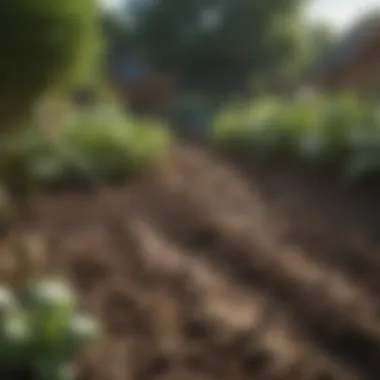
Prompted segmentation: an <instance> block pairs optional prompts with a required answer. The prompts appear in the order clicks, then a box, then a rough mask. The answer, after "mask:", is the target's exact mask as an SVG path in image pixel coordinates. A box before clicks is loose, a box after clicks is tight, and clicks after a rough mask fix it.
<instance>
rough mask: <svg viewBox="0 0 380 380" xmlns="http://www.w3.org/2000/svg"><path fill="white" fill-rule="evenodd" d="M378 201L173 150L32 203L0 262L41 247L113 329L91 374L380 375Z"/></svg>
mask: <svg viewBox="0 0 380 380" xmlns="http://www.w3.org/2000/svg"><path fill="white" fill-rule="evenodd" d="M374 193H375V192H374V191H372V192H371V191H370V189H368V188H367V189H366V188H361V189H350V190H348V189H346V188H345V187H344V186H343V185H341V184H339V183H338V182H337V181H334V180H329V179H322V178H321V177H317V176H312V175H304V174H300V173H298V172H297V171H295V170H290V169H287V168H285V167H279V166H278V165H277V166H276V165H272V166H270V165H267V166H265V167H264V166H263V165H258V164H254V163H252V162H251V163H249V165H248V164H247V162H239V161H236V160H235V161H234V160H226V159H225V158H221V157H218V156H217V155H214V154H212V153H210V152H207V151H205V150H203V149H201V148H194V147H185V146H181V147H175V148H174V149H173V151H172V152H171V153H170V154H169V157H167V159H165V160H164V161H163V162H162V163H160V164H159V165H157V168H155V169H154V170H152V172H150V173H147V174H146V175H145V176H144V178H141V179H139V180H136V181H135V182H134V183H132V184H128V185H125V186H118V187H105V188H104V189H97V190H96V191H94V192H85V191H79V190H78V191H75V190H71V191H63V192H61V193H55V194H45V195H39V196H36V197H35V199H32V200H31V207H30V209H29V212H28V215H23V214H22V213H20V215H19V216H18V218H17V222H16V223H15V225H14V226H13V227H12V228H11V230H10V231H9V233H8V234H7V236H5V237H4V238H3V240H2V246H1V249H2V258H3V259H4V258H5V257H7V253H9V252H10V249H11V248H10V247H11V246H12V242H13V241H14V240H15V239H16V238H17V239H18V238H19V237H20V236H22V235H23V234H29V235H30V234H34V235H35V236H38V237H39V238H41V239H44V241H45V243H46V245H47V252H48V267H49V270H50V271H63V272H65V273H66V274H68V275H69V276H70V277H71V278H72V279H73V281H74V282H75V284H76V285H77V286H78V289H79V290H80V293H81V296H82V299H83V306H84V307H85V308H87V309H89V310H90V311H92V312H94V313H95V314H96V315H97V316H98V317H100V318H101V320H102V321H103V323H104V325H105V329H106V334H105V336H104V338H103V339H102V340H101V341H100V342H99V343H98V344H97V345H96V346H95V347H93V348H92V349H91V350H90V351H89V352H88V353H86V355H85V356H84V357H83V358H81V359H80V361H79V366H80V373H81V379H83V380H135V379H136V380H153V379H160V380H164V379H168V380H169V379H173V380H185V379H186V380H190V379H194V380H195V379H196V380H201V379H202V380H203V379H205V380H206V379H209V380H213V379H215V380H216V379H218V380H223V379H225V380H243V379H247V380H248V379H249V380H253V379H255V380H259V379H262V380H338V379H342V380H343V379H344V380H346V379H347V380H348V379H358V380H359V379H363V380H366V379H368V380H372V379H373V380H375V379H377V380H378V379H379V376H380V321H379V318H380V315H379V300H380V256H379V255H380V252H379V242H380V207H379V204H380V198H379V197H378V194H377V197H376V194H374ZM3 261H4V262H5V261H6V260H5V259H4V260H3ZM2 265H3V266H4V265H5V264H4V263H3V264H2Z"/></svg>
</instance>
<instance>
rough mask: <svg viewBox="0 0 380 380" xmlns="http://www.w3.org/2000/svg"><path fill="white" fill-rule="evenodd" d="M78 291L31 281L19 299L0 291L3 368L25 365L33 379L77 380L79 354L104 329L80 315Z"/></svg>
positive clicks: (63, 284)
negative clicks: (76, 359) (77, 358)
mask: <svg viewBox="0 0 380 380" xmlns="http://www.w3.org/2000/svg"><path fill="white" fill-rule="evenodd" d="M77 309H78V305H77V298H76V294H75V291H74V289H72V288H71V287H70V286H69V284H68V283H66V282H65V281H63V280H57V279H42V280H39V281H36V282H33V283H31V284H29V285H28V286H27V288H26V289H25V290H24V291H23V292H22V294H20V295H19V297H16V296H15V294H13V293H12V291H11V290H10V289H9V288H8V287H6V286H4V285H3V286H1V287H0V347H1V349H0V365H1V366H2V367H8V368H9V367H15V368H16V367H21V368H26V369H27V370H28V371H30V374H31V376H32V378H33V379H34V380H72V379H75V368H74V359H75V357H76V355H77V354H78V353H79V352H80V351H82V350H83V349H84V348H86V347H87V345H89V344H90V343H92V342H94V341H95V340H96V339H97V338H98V337H99V336H100V334H101V327H100V325H99V324H98V322H97V321H96V320H95V319H94V318H93V317H92V316H90V315H87V314H84V313H80V312H78V310H77Z"/></svg>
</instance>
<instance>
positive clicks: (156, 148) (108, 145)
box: [0, 107, 170, 193]
mask: <svg viewBox="0 0 380 380" xmlns="http://www.w3.org/2000/svg"><path fill="white" fill-rule="evenodd" d="M169 143H170V135H169V133H168V132H167V130H166V129H165V128H163V126H161V125H160V124H159V123H158V122H155V121H152V120H144V119H134V118H128V117H125V116H124V115H123V114H121V113H120V112H119V110H117V109H114V108H111V109H106V107H97V108H94V109H93V110H87V111H82V112H78V113H76V114H74V115H72V118H71V119H69V120H67V121H66V124H65V125H63V126H61V129H60V130H59V131H58V133H56V135H55V136H51V135H48V134H47V133H46V132H45V131H44V130H43V129H41V128H39V126H38V125H37V126H36V125H31V126H29V127H28V128H26V129H25V130H23V131H20V132H19V133H17V134H14V135H12V136H9V137H7V138H3V139H2V141H1V142H0V144H1V146H0V151H1V152H2V160H1V166H0V177H2V179H3V181H4V185H5V186H6V187H8V188H10V189H11V190H12V191H13V192H18V193H28V192H30V191H32V190H33V189H34V188H36V187H44V186H52V185H54V186H62V185H65V186H66V185H74V184H78V183H82V184H84V183H88V184H99V183H105V182H109V181H113V180H118V179H123V178H126V177H128V176H130V175H134V174H137V173H139V172H140V171H142V170H143V169H144V168H146V167H149V165H151V164H153V163H154V162H155V161H156V160H157V159H158V158H159V157H160V156H161V155H162V154H163V153H164V152H165V151H166V149H167V147H168V145H169Z"/></svg>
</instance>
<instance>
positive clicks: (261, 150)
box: [213, 94, 380, 180]
mask: <svg viewBox="0 0 380 380" xmlns="http://www.w3.org/2000/svg"><path fill="white" fill-rule="evenodd" d="M213 139H214V141H215V143H216V144H217V145H219V146H221V147H222V148H223V149H227V150H239V151H245V152H249V153H250V154H252V155H254V156H256V157H259V158H260V157H261V158H265V157H266V158H268V157H278V156H279V157H281V158H287V159H290V160H293V161H297V162H298V163H301V164H304V163H308V164H310V165H311V166H314V167H321V168H330V169H334V170H335V169H338V170H342V171H343V173H344V174H345V175H346V178H348V179H349V180H356V179H358V178H361V177H363V176H366V175H367V174H368V175H369V174H372V173H374V172H376V173H377V172H378V173H380V155H379V153H378V152H379V151H380V114H379V112H378V111H377V108H376V105H373V104H370V103H364V102H361V101H359V100H358V99H356V98H355V97H354V96H351V95H347V94H345V95H341V96H337V97H319V98H318V97H315V98H312V99H305V100H302V101H298V102H296V101H292V102H284V101H280V100H264V101H261V102H256V103H254V104H248V105H244V106H241V107H240V108H239V107H234V108H232V109H225V110H224V111H223V112H221V113H220V114H219V115H217V117H216V118H215V119H214V123H213Z"/></svg>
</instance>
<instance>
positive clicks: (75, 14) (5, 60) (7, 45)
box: [0, 0, 96, 129]
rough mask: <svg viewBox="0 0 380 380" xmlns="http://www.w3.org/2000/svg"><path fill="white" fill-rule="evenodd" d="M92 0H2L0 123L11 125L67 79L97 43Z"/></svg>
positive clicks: (76, 71) (76, 70)
mask: <svg viewBox="0 0 380 380" xmlns="http://www.w3.org/2000/svg"><path fill="white" fill-rule="evenodd" d="M95 16H96V2H95V1H94V0H54V1H51V0H18V1H14V0H4V1H2V3H1V12H0V46H1V57H2V59H1V63H0V125H1V128H2V129H4V128H5V127H9V126H12V125H13V124H14V123H16V122H19V121H20V120H21V118H23V117H25V115H26V114H27V113H28V111H29V110H30V107H31V105H32V104H33V102H34V100H35V99H36V98H37V97H39V96H40V95H41V94H42V93H43V92H44V91H45V90H47V89H48V88H51V87H55V86H58V85H61V84H63V83H66V82H67V81H69V80H70V79H74V77H75V76H76V74H78V75H79V71H78V70H79V69H80V68H81V65H86V64H88V62H89V60H88V59H87V58H88V57H87V55H89V54H90V53H91V51H92V49H93V48H94V47H95V45H94V44H95V41H96V38H95V34H96V17H95Z"/></svg>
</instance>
